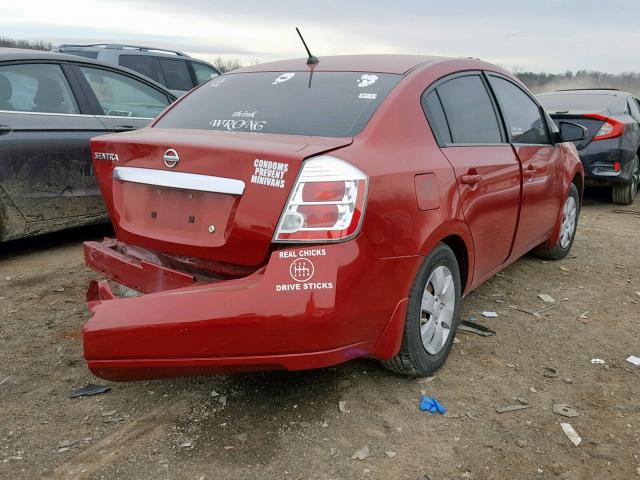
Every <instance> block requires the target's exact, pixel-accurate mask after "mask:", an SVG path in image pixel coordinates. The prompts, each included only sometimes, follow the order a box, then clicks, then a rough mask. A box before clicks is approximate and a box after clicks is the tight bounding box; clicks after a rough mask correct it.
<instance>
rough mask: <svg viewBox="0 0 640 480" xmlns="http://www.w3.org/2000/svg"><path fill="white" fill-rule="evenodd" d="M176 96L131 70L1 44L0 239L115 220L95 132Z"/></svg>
mask: <svg viewBox="0 0 640 480" xmlns="http://www.w3.org/2000/svg"><path fill="white" fill-rule="evenodd" d="M175 98H176V97H175V96H174V95H173V94H172V93H171V92H170V91H168V90H167V89H166V88H164V87H163V86H162V85H159V84H157V83H155V82H153V81H152V80H149V79H147V78H146V77H143V76H141V75H139V74H137V73H136V72H133V71H131V70H127V69H123V68H119V67H112V66H109V65H104V64H101V63H98V62H95V61H93V60H89V59H82V58H79V57H74V56H70V55H63V54H57V53H50V52H37V51H33V50H19V49H12V48H0V241H5V240H12V239H16V238H21V237H26V236H31V235H37V234H40V233H46V232H51V231H55V230H61V229H64V228H70V227H75V226H80V225H87V224H92V223H100V222H106V221H108V216H107V214H106V211H105V207H104V203H103V201H102V197H101V195H100V190H99V188H98V184H97V182H96V179H95V176H94V174H93V167H92V164H91V154H90V152H89V139H90V138H92V137H95V136H97V135H101V134H105V133H114V132H122V131H127V130H135V129H138V128H141V127H144V126H146V125H147V124H148V123H149V122H150V121H151V120H152V119H153V118H154V117H155V116H156V115H158V114H159V113H160V112H161V111H162V110H164V109H165V108H166V107H167V106H168V105H169V104H170V103H171V102H172V101H173V100H175Z"/></svg>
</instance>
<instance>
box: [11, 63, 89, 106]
mask: <svg viewBox="0 0 640 480" xmlns="http://www.w3.org/2000/svg"><path fill="white" fill-rule="evenodd" d="M0 110H10V111H19V112H40V113H79V112H80V111H79V109H78V104H77V103H76V100H75V98H74V96H73V93H72V92H71V88H70V87H69V83H68V82H67V78H66V77H65V76H64V73H63V72H62V68H60V65H52V64H32V65H7V66H4V67H0Z"/></svg>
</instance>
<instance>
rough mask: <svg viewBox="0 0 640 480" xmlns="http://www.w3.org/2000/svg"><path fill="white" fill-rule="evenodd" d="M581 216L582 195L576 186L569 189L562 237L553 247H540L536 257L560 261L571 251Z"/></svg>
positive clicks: (563, 211)
mask: <svg viewBox="0 0 640 480" xmlns="http://www.w3.org/2000/svg"><path fill="white" fill-rule="evenodd" d="M579 215H580V194H579V193H578V189H577V188H576V186H575V184H573V183H572V184H571V186H570V187H569V194H568V195H567V198H566V199H565V201H564V206H563V207H562V224H561V225H560V237H558V241H557V242H556V244H555V245H553V246H552V247H546V246H544V245H540V246H538V247H536V248H535V249H534V250H533V253H534V255H536V256H538V257H540V258H545V259H547V260H560V259H561V258H564V257H566V256H567V254H568V253H569V250H571V246H572V245H573V239H574V238H575V236H576V229H577V228H578V216H579Z"/></svg>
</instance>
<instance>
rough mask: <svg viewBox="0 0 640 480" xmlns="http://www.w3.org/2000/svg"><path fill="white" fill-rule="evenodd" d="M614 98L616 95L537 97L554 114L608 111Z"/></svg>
mask: <svg viewBox="0 0 640 480" xmlns="http://www.w3.org/2000/svg"><path fill="white" fill-rule="evenodd" d="M614 98H616V96H615V95H610V94H606V93H551V94H548V95H544V94H543V95H538V96H537V99H538V100H539V101H540V103H541V104H542V106H543V107H544V109H545V110H547V111H549V112H552V113H553V112H561V111H566V110H569V111H571V110H590V111H592V112H600V111H602V110H606V109H607V108H608V107H609V105H610V104H611V102H613V100H614Z"/></svg>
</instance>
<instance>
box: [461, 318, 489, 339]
mask: <svg viewBox="0 0 640 480" xmlns="http://www.w3.org/2000/svg"><path fill="white" fill-rule="evenodd" d="M458 330H463V331H465V332H471V333H475V334H476V335H480V336H481V337H491V336H493V335H495V334H496V332H495V331H494V330H491V329H490V328H488V327H485V326H484V325H480V324H479V323H476V322H470V321H468V320H463V321H462V324H461V325H459V326H458Z"/></svg>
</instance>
